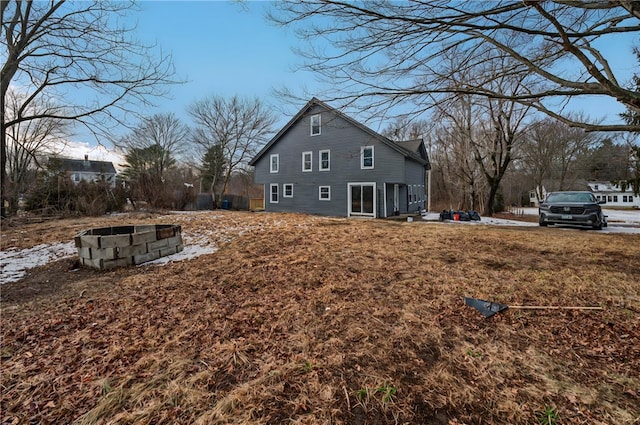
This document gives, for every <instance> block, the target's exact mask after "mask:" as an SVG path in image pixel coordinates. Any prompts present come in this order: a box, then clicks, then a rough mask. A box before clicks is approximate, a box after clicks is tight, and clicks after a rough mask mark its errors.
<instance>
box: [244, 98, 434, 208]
mask: <svg viewBox="0 0 640 425" xmlns="http://www.w3.org/2000/svg"><path fill="white" fill-rule="evenodd" d="M249 164H250V165H253V166H254V167H255V182H256V183H258V184H263V185H264V192H265V196H264V198H265V201H264V207H265V210H266V211H287V212H302V213H309V214H319V215H330V216H347V217H354V216H360V217H374V218H375V217H389V216H392V215H395V214H402V213H407V212H416V211H419V210H421V209H423V208H424V205H425V200H426V192H425V180H426V172H427V171H428V170H429V169H430V164H429V157H428V155H427V151H426V148H425V146H424V143H423V141H422V140H421V139H420V140H411V141H405V142H393V141H391V140H390V139H388V138H386V137H384V136H382V135H380V134H378V133H376V132H375V131H373V130H371V129H369V128H368V127H366V126H364V125H362V124H360V123H358V122H357V121H355V120H353V119H351V118H349V117H347V116H346V115H344V114H343V113H341V112H340V111H338V110H336V109H334V108H332V107H330V106H328V105H327V104H325V103H323V102H321V101H319V100H318V99H316V98H313V99H311V100H310V101H309V102H308V103H307V104H306V105H305V106H304V108H302V109H301V110H300V112H298V113H297V114H296V116H294V117H293V118H292V119H291V121H289V123H287V125H285V127H284V128H283V129H282V130H280V131H279V132H278V134H276V135H275V137H274V138H273V139H271V141H269V143H267V144H266V145H265V147H264V148H263V149H262V150H261V151H260V152H259V153H258V154H257V155H256V157H255V158H253V159H252V160H251V162H250V163H249Z"/></svg>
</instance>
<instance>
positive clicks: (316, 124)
mask: <svg viewBox="0 0 640 425" xmlns="http://www.w3.org/2000/svg"><path fill="white" fill-rule="evenodd" d="M310 123H311V135H312V136H317V135H319V134H320V132H321V116H320V114H318V115H311V121H310Z"/></svg>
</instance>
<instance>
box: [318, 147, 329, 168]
mask: <svg viewBox="0 0 640 425" xmlns="http://www.w3.org/2000/svg"><path fill="white" fill-rule="evenodd" d="M319 161H320V163H319V164H318V168H319V169H320V171H329V169H330V168H331V151H329V150H324V151H320V160H319Z"/></svg>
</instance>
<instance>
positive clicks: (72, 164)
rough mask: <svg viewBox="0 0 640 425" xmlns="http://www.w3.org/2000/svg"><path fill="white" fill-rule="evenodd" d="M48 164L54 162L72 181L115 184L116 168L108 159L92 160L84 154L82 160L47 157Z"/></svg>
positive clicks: (112, 185) (113, 185)
mask: <svg viewBox="0 0 640 425" xmlns="http://www.w3.org/2000/svg"><path fill="white" fill-rule="evenodd" d="M49 164H50V165H51V164H55V165H54V167H55V168H57V169H59V170H60V171H61V172H65V173H68V174H69V177H70V178H71V181H73V182H74V183H80V182H81V181H86V182H93V181H106V182H108V183H109V185H110V186H111V187H115V186H116V169H115V167H114V166H113V163H112V162H109V161H93V160H89V156H88V155H85V156H84V160H82V159H69V158H49Z"/></svg>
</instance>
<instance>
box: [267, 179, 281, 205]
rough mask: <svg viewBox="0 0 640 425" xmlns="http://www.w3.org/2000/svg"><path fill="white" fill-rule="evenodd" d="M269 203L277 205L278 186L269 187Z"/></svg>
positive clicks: (273, 184) (271, 185)
mask: <svg viewBox="0 0 640 425" xmlns="http://www.w3.org/2000/svg"><path fill="white" fill-rule="evenodd" d="M269 192H270V193H269V202H270V203H272V204H277V203H278V197H279V196H278V184H276V183H272V184H270V185H269Z"/></svg>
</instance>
